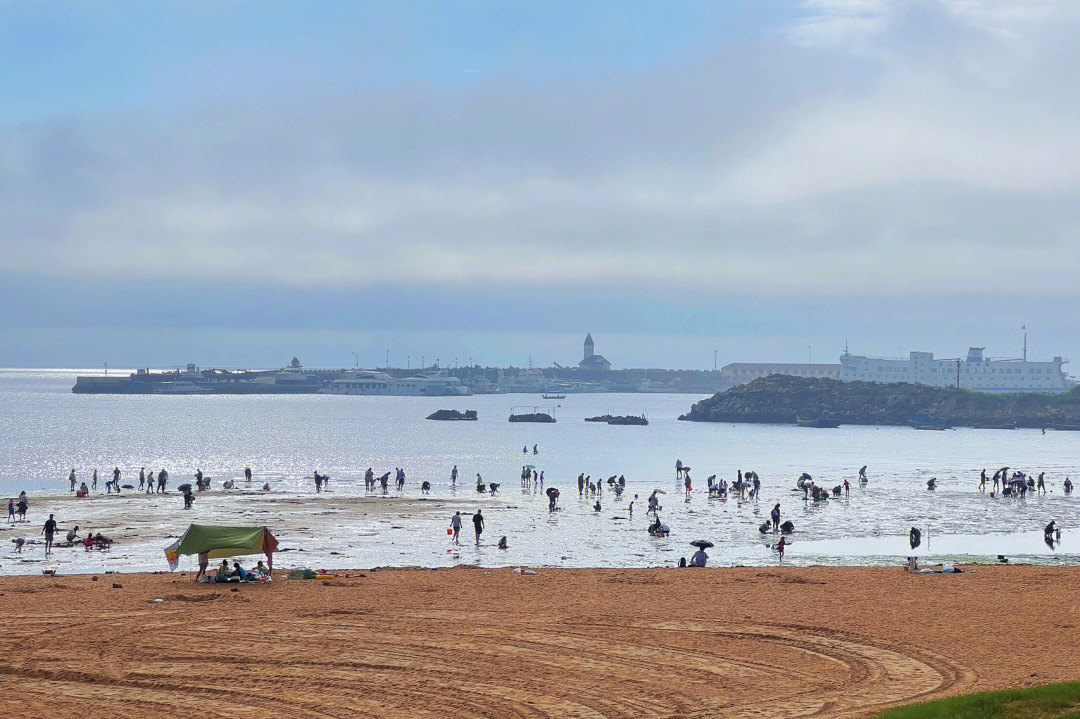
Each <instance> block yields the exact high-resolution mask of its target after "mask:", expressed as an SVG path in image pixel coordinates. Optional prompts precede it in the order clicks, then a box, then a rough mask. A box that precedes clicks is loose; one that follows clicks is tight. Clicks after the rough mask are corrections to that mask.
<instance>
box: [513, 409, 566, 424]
mask: <svg viewBox="0 0 1080 719" xmlns="http://www.w3.org/2000/svg"><path fill="white" fill-rule="evenodd" d="M520 409H521V408H518V407H511V408H510V419H509V421H510V422H544V423H552V422H554V421H555V417H554V414H555V411H554V410H553V409H551V408H546V409H548V410H549V411H547V412H542V411H541V408H540V407H533V408H532V410H533V411H532V412H525V411H519V410H520ZM525 409H527V408H525Z"/></svg>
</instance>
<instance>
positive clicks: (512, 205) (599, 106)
mask: <svg viewBox="0 0 1080 719" xmlns="http://www.w3.org/2000/svg"><path fill="white" fill-rule="evenodd" d="M1078 37H1080V3H1076V2H1062V3H1055V2H1038V1H1037V0H1028V1H1027V2H980V1H979V0H947V1H944V2H941V3H933V2H928V1H922V2H914V3H906V2H897V3H888V2H877V1H875V0H816V1H812V2H796V3H790V4H781V3H762V2H746V3H738V2H723V3H720V2H706V3H700V4H699V3H666V2H665V3H659V2H658V3H652V4H636V3H630V2H626V1H625V0H622V1H620V2H612V3H600V2H587V3H582V2H566V3H555V2H533V3H523V2H492V3H475V2H437V3H430V4H427V3H407V2H386V3H355V2H344V3H332V2H320V3H301V2H296V3H289V4H282V3H265V2H260V3H241V2H222V1H220V0H219V1H218V2H212V3H197V2H175V3H167V4H158V3H147V2H131V3H123V2H107V3H84V2H78V3H71V4H56V3H39V2H34V3H28V2H26V3H24V2H7V1H5V0H0V283H2V284H0V302H2V303H3V305H2V306H3V307H4V309H5V311H4V312H3V313H2V315H0V336H2V340H0V365H19V366H24V365H29V366H96V365H100V364H101V363H102V362H105V361H108V362H109V363H110V364H112V365H113V366H135V365H153V366H168V365H176V364H179V363H183V362H187V361H194V362H197V363H199V364H201V365H228V366H234V365H257V366H272V365H279V364H284V363H285V362H286V361H287V360H288V359H289V358H290V357H292V355H293V354H297V355H299V356H300V358H301V360H303V361H304V363H305V364H307V365H319V366H342V365H351V364H353V362H354V361H355V360H354V356H353V353H354V352H356V353H358V354H359V361H360V364H361V365H365V364H366V365H369V366H373V365H381V364H383V362H384V361H385V356H386V351H387V349H389V350H390V353H391V362H392V363H394V364H405V362H406V357H409V358H410V359H409V361H410V362H411V363H412V364H413V366H416V364H417V363H418V360H419V357H420V356H421V355H423V356H424V357H425V359H426V360H429V361H430V360H431V359H433V358H435V357H439V358H440V359H441V360H442V362H443V364H447V363H453V361H454V359H455V358H457V360H458V361H459V362H461V363H462V364H464V363H465V362H466V361H467V360H468V358H469V357H472V358H473V359H474V360H475V361H479V362H482V363H485V364H506V363H513V364H516V365H519V366H520V365H522V364H525V363H526V362H527V361H528V359H529V357H530V356H531V357H532V359H533V361H534V362H536V363H538V364H541V365H547V364H550V363H551V362H552V361H555V362H560V363H563V364H568V363H572V362H576V361H577V360H578V359H580V354H581V341H582V339H583V338H584V335H585V333H586V331H591V332H592V333H593V336H594V338H595V339H596V342H597V352H600V353H602V354H604V355H605V356H606V357H607V358H608V359H609V360H610V361H611V362H612V363H613V365H614V366H615V367H641V366H670V367H697V368H711V367H712V364H713V352H714V350H715V351H717V353H718V355H717V356H718V361H719V363H720V364H724V363H725V362H729V361H752V360H775V361H800V360H806V359H809V357H810V355H811V353H812V355H813V359H814V360H815V361H835V360H836V357H837V356H838V355H839V353H840V352H841V350H842V349H843V346H844V342H845V341H848V342H849V343H850V346H851V350H852V351H853V352H857V353H860V354H885V355H896V354H898V353H899V352H901V351H903V352H904V353H906V352H908V351H910V350H912V349H921V350H927V351H932V352H935V353H936V354H937V355H938V356H942V357H947V356H956V355H959V354H963V353H964V352H965V351H966V349H967V347H968V346H969V345H979V346H986V347H987V351H988V353H989V354H991V355H994V356H1017V355H1019V352H1020V346H1021V342H1022V333H1021V330H1020V326H1021V325H1022V324H1024V323H1026V324H1027V327H1028V330H1029V333H1030V340H1029V345H1030V347H1031V355H1032V356H1033V357H1039V358H1042V357H1047V358H1048V357H1050V356H1052V355H1055V354H1064V355H1066V356H1070V355H1071V356H1072V357H1074V358H1076V361H1077V362H1080V312H1078V309H1080V251H1078V250H1080V242H1078V236H1080V81H1078V79H1077V68H1078V67H1080V41H1078V40H1077V38H1078ZM1066 369H1067V370H1069V371H1071V372H1073V373H1076V374H1080V369H1077V368H1076V367H1071V366H1067V368H1066Z"/></svg>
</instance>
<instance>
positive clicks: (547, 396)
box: [542, 392, 566, 399]
mask: <svg viewBox="0 0 1080 719" xmlns="http://www.w3.org/2000/svg"><path fill="white" fill-rule="evenodd" d="M542 396H543V398H544V399H566V395H565V394H548V393H546V392H545V393H544V394H543V395H542Z"/></svg>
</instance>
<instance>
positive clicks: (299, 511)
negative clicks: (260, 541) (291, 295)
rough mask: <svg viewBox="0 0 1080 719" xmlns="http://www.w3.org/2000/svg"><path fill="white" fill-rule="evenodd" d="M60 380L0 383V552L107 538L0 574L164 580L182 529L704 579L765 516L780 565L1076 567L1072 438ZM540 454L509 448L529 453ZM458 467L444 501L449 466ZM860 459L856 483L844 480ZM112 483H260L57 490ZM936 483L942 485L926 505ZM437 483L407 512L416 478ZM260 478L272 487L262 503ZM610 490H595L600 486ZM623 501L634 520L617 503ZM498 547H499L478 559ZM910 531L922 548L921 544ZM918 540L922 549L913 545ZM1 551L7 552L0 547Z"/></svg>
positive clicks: (660, 401) (364, 556) (15, 377)
mask: <svg viewBox="0 0 1080 719" xmlns="http://www.w3.org/2000/svg"><path fill="white" fill-rule="evenodd" d="M75 374H76V371H74V370H55V371H52V370H0V490H2V491H3V492H4V496H13V495H14V494H17V492H18V491H19V490H20V489H25V490H26V491H27V492H28V494H30V496H31V508H30V514H29V519H30V520H31V521H30V522H28V523H27V524H26V525H25V526H17V527H15V528H10V527H9V525H6V524H5V525H3V526H4V528H3V529H0V541H2V540H3V539H6V538H11V537H16V536H20V537H25V538H27V539H33V538H34V537H36V536H37V535H39V533H40V531H41V523H42V522H43V521H44V519H45V518H46V516H47V514H48V513H49V512H55V513H56V514H57V519H58V521H59V523H60V525H61V527H64V528H66V527H68V526H71V525H73V524H78V525H79V526H80V527H81V528H82V529H83V531H85V530H86V529H87V528H92V529H93V530H94V531H99V530H104V531H105V532H106V533H107V534H109V535H110V536H112V537H113V538H115V539H117V540H118V542H117V545H116V547H115V548H114V549H113V550H112V551H111V552H109V553H107V554H102V553H97V552H93V553H90V554H86V553H85V552H83V551H82V550H81V549H78V550H75V549H58V550H57V552H56V553H55V554H54V555H53V557H52V558H51V559H50V560H48V561H47V562H45V561H44V560H43V559H42V557H41V554H42V548H41V547H40V546H39V545H33V544H29V545H27V546H26V548H25V549H24V551H23V553H22V554H21V555H17V554H14V553H13V552H12V551H11V550H10V549H0V572H3V573H18V572H37V571H39V570H40V569H42V568H44V567H54V568H56V569H58V570H59V571H69V572H70V571H102V570H105V569H117V570H134V569H142V570H153V569H162V568H165V563H164V559H163V555H162V549H163V548H164V546H166V545H167V544H168V543H169V541H171V540H170V539H169V538H170V537H175V536H177V535H178V534H179V533H180V532H182V530H183V528H184V527H186V526H187V523H188V522H192V521H195V522H221V523H234V524H243V523H265V524H267V525H269V526H271V528H272V529H273V530H274V531H275V533H276V534H277V535H278V537H279V539H280V540H281V542H282V546H283V547H285V548H288V549H290V550H293V551H290V552H285V553H283V554H281V555H279V557H278V564H280V565H281V566H295V565H301V564H303V565H308V566H325V567H357V566H360V567H368V566H378V565H420V566H447V565H452V564H459V563H480V564H484V565H506V564H527V565H534V566H654V565H659V564H672V563H674V562H676V561H678V558H679V557H680V556H689V554H690V553H691V552H692V551H693V549H692V548H691V547H689V546H688V544H687V543H688V542H689V541H690V540H691V539H696V538H699V537H700V538H704V539H708V540H710V541H712V542H714V543H715V544H716V545H717V546H716V547H715V548H713V549H711V550H709V554H710V561H711V562H712V563H719V564H769V563H775V562H776V555H775V552H773V551H772V549H771V546H770V545H771V543H772V541H773V537H771V536H769V537H767V538H764V539H763V538H762V537H761V536H760V535H759V533H758V531H757V527H758V525H759V524H760V523H761V522H762V521H764V520H765V519H766V518H767V517H768V514H769V510H770V509H771V508H772V506H773V504H774V503H775V502H780V503H781V508H782V511H783V516H784V519H791V520H792V521H793V522H794V523H795V525H796V533H795V535H794V536H793V537H792V538H791V540H792V543H791V546H790V547H789V548H788V552H787V554H786V556H785V563H792V564H810V563H827V564H879V563H892V564H895V563H897V562H899V561H901V560H902V558H903V557H904V556H905V555H907V554H919V555H921V556H922V557H924V561H926V560H928V559H931V558H934V559H940V558H964V559H969V560H970V559H974V560H980V561H982V560H987V561H989V560H992V559H993V558H994V557H995V556H996V555H997V554H1005V555H1008V556H1009V557H1010V558H1011V559H1012V561H1046V562H1070V563H1072V562H1075V561H1076V560H1077V558H1078V554H1080V534H1078V533H1077V531H1076V528H1077V527H1078V526H1080V499H1077V498H1076V496H1075V495H1074V496H1065V495H1063V494H1062V493H1061V482H1062V480H1063V479H1064V477H1065V476H1067V475H1071V476H1072V477H1073V479H1074V480H1076V479H1078V478H1080V471H1078V469H1077V466H1078V465H1077V464H1076V460H1075V457H1076V449H1077V443H1078V441H1080V434H1077V433H1069V432H1048V433H1046V434H1045V435H1043V434H1041V433H1040V432H1039V431H1038V430H973V429H960V430H956V431H954V432H918V431H914V430H911V429H907V428H898V427H855V426H845V427H841V428H840V429H834V430H825V429H806V428H799V427H793V426H787V425H731V424H695V423H687V422H678V421H677V420H676V418H677V416H678V415H679V414H681V413H683V412H685V411H687V409H688V408H689V406H690V404H691V403H693V402H694V401H696V400H697V399H700V397H697V396H693V395H642V394H630V395H620V394H588V395H570V396H568V397H567V399H565V400H559V401H557V402H551V401H545V400H542V399H541V398H539V397H538V396H535V395H499V396H477V397H461V398H420V397H335V396H285V395H276V396H275V395H270V396H212V397H184V396H176V397H170V396H120V395H113V396H107V395H74V394H71V392H70V388H71V385H72V384H73V383H74V376H75ZM552 404H558V405H559V406H558V407H557V408H556V410H555V413H556V416H557V418H558V422H557V423H555V424H549V425H535V424H511V423H509V422H507V421H506V418H507V416H508V414H509V412H510V409H511V407H512V406H515V405H516V406H528V407H530V408H531V407H532V406H535V405H540V406H549V405H552ZM444 407H445V408H457V409H476V410H478V412H479V415H480V419H479V421H476V422H433V421H427V420H425V419H424V417H425V416H427V414H429V413H430V412H432V411H434V410H436V409H439V408H444ZM643 410H644V411H646V412H647V414H648V416H649V420H650V425H649V426H648V427H611V426H608V425H603V424H596V423H586V422H584V421H583V419H584V417H586V416H591V415H594V414H603V413H606V412H611V413H615V414H627V413H633V414H637V413H640V412H641V411H643ZM534 443H535V444H537V445H538V447H539V454H537V455H535V456H534V455H533V454H532V453H531V451H530V453H529V454H527V455H523V454H522V451H521V450H522V446H523V445H528V446H529V447H530V450H531V447H532V445H533V444H534ZM676 458H681V459H682V460H683V462H684V463H685V464H688V465H690V466H692V467H693V468H694V469H693V472H692V474H693V476H694V484H695V487H696V488H702V489H703V488H704V486H705V478H706V476H708V475H709V474H714V473H715V474H717V475H718V476H721V477H724V478H726V479H728V480H729V481H730V480H732V479H733V478H734V476H735V473H736V470H737V469H740V468H741V469H743V470H749V469H754V470H756V471H757V472H758V474H759V475H760V476H761V479H762V497H761V499H760V501H756V502H755V501H743V502H740V501H738V500H736V499H734V498H732V499H728V500H726V501H724V500H717V499H710V498H708V497H707V496H705V493H704V492H694V493H693V494H692V495H691V499H690V501H689V502H687V501H685V499H684V496H683V493H682V491H681V487H679V486H678V485H677V484H676V482H675V480H674V469H673V468H674V463H675V460H676ZM455 463H456V464H457V465H458V468H459V472H460V477H459V481H458V486H457V488H456V489H452V488H451V487H450V486H449V473H450V467H451V466H452V465H454V464H455ZM524 463H529V464H535V465H536V467H537V469H538V470H543V471H544V473H545V479H546V484H545V488H546V487H550V486H556V487H558V488H559V489H560V490H561V492H562V497H561V501H560V505H561V510H560V511H559V512H556V513H555V514H549V513H548V511H547V498H546V497H545V496H543V494H542V492H540V491H538V490H537V489H535V488H532V489H529V490H527V491H526V490H523V489H522V488H521V487H520V481H519V479H518V477H519V474H520V469H521V465H522V464H524ZM863 464H866V465H868V467H869V469H868V474H869V478H870V480H869V482H868V484H867V485H866V486H865V487H860V486H859V485H858V483H857V482H856V481H855V477H856V473H857V470H858V467H860V466H861V465H863ZM114 465H119V466H120V468H121V470H122V471H123V473H124V476H123V480H122V481H123V482H125V483H127V482H131V480H132V479H133V478H134V479H135V483H137V476H138V469H139V466H140V465H143V466H146V467H148V468H149V467H152V468H154V469H155V470H156V469H160V468H161V467H165V468H167V469H168V470H169V474H170V487H175V486H177V485H178V484H181V483H183V482H185V481H191V475H192V473H193V472H194V471H195V469H196V468H201V469H202V470H203V472H204V473H205V474H207V475H209V476H211V477H213V479H214V484H213V486H214V488H215V490H218V489H220V487H221V482H222V481H223V480H225V479H229V478H233V479H237V480H239V485H240V486H241V489H245V488H244V486H243V480H242V471H243V468H244V466H245V465H250V466H251V467H252V469H253V471H254V473H255V481H254V482H253V483H252V486H250V487H247V488H246V490H247V491H243V492H236V493H231V494H230V493H222V492H219V491H213V492H211V493H209V494H207V495H204V496H200V497H199V499H198V500H197V501H196V504H195V507H194V509H192V510H191V511H189V512H185V511H183V510H182V501H181V499H180V497H179V496H178V495H177V494H176V493H175V492H173V493H170V494H169V495H165V496H160V495H159V496H151V497H146V496H143V495H140V496H138V497H133V496H128V494H127V493H125V496H124V497H121V498H117V497H115V496H113V497H109V496H105V495H101V496H97V495H95V496H94V497H92V498H90V499H88V500H75V499H73V498H71V497H69V496H66V495H65V491H66V489H67V482H66V478H67V473H68V471H69V470H70V469H71V468H72V467H74V468H75V470H76V473H77V475H78V478H79V480H80V481H81V480H83V479H85V480H87V481H88V482H89V479H90V472H91V471H92V469H93V468H94V467H97V468H98V473H99V492H103V491H104V483H105V480H106V478H107V477H111V471H112V467H113V466H114ZM1001 465H1009V466H1012V467H1016V468H1022V469H1025V470H1029V471H1034V472H1038V471H1045V472H1046V473H1047V479H1048V483H1049V486H1050V493H1049V494H1048V495H1046V496H1044V497H1035V496H1030V495H1029V496H1028V498H1027V499H1025V500H1010V499H1001V498H996V499H992V498H990V497H989V496H988V495H985V494H981V493H979V492H978V491H977V487H976V485H977V480H978V473H979V470H980V469H981V468H983V467H986V468H987V469H988V470H990V469H991V468H992V467H999V466H1001ZM368 466H371V467H373V468H374V470H375V473H376V475H379V474H382V473H383V472H385V471H388V470H393V469H394V467H398V466H400V467H403V468H404V469H405V471H406V473H407V476H408V482H407V484H406V487H405V490H404V492H403V493H402V494H401V495H400V496H399V495H398V493H397V492H396V491H394V490H393V489H391V491H390V492H389V494H388V495H387V496H385V497H383V496H382V495H381V492H376V493H374V494H373V495H372V496H371V497H370V498H364V497H365V496H366V494H365V492H364V489H363V482H362V476H363V472H364V470H365V469H366V468H367V467H368ZM315 469H318V470H319V471H320V472H321V473H324V474H329V475H330V476H331V477H332V480H331V485H330V491H329V492H328V493H324V494H322V495H318V496H315V494H314V488H313V486H312V482H311V480H310V479H305V477H310V475H311V472H312V471H313V470H315ZM803 471H807V472H810V473H811V474H812V475H813V476H814V477H815V479H816V480H817V481H818V482H819V484H822V485H823V486H829V487H831V486H833V485H836V484H839V483H841V482H842V481H843V479H844V478H845V477H846V478H848V479H849V480H850V481H851V482H852V487H851V491H850V493H849V494H847V495H846V496H841V497H840V498H837V499H834V500H830V501H828V502H823V503H819V504H813V503H806V502H804V501H803V500H802V495H801V493H799V492H796V491H795V490H794V479H795V477H797V476H798V474H799V473H800V472H803ZM477 472H480V473H481V474H482V475H483V477H484V479H485V481H488V482H500V483H501V485H502V486H501V490H500V492H499V494H498V495H497V496H495V497H491V496H488V495H477V494H476V492H475V491H474V490H473V486H474V484H475V475H476V473H477ZM578 472H585V473H587V474H590V475H591V476H592V477H593V479H594V480H595V479H597V478H605V479H606V478H607V477H608V476H610V475H613V474H624V475H625V476H626V478H627V482H628V486H627V491H626V493H625V494H624V495H623V497H622V498H621V499H620V498H616V497H615V496H614V495H613V494H612V493H611V492H610V491H605V492H604V493H603V495H602V496H601V497H600V501H601V507H602V509H601V511H600V512H598V513H597V512H594V511H593V510H592V503H593V502H594V501H595V499H579V498H578V494H577V484H576V477H577V474H578ZM931 476H936V477H937V479H938V483H937V484H938V489H937V491H935V492H928V491H927V490H926V479H928V478H929V477H931ZM423 480H428V481H430V482H431V483H432V485H433V488H432V491H431V494H430V496H428V497H423V498H422V497H421V496H420V491H419V484H420V482H421V481H423ZM263 482H269V483H270V484H271V486H272V492H271V493H269V494H264V493H262V492H260V491H257V489H258V487H261V486H262V483H263ZM654 487H659V488H662V489H664V490H665V491H666V492H668V494H667V495H665V496H664V498H663V511H662V517H663V519H664V521H665V523H667V524H668V525H669V526H670V527H671V528H672V534H671V536H670V537H669V538H667V539H655V538H652V537H649V536H648V535H647V533H646V531H645V527H646V525H647V520H646V518H645V516H644V509H645V507H644V506H643V505H644V500H645V497H646V496H647V495H648V493H649V492H650V491H651V490H652V489H653V488H654ZM605 490H606V487H605ZM635 494H638V495H639V497H640V498H639V499H638V501H637V503H636V504H635V511H634V514H633V518H632V519H630V518H629V516H628V504H629V501H630V500H632V499H633V498H634V495H635ZM478 507H481V508H483V513H484V515H485V516H486V517H487V518H488V519H487V522H488V525H487V531H486V532H485V534H484V537H483V539H484V542H483V543H482V545H481V546H480V547H479V548H477V547H475V546H473V545H472V526H471V522H470V521H469V520H468V518H466V521H465V531H464V533H463V543H462V545H461V546H460V547H453V546H452V545H450V544H449V542H448V538H447V536H446V526H447V525H448V522H449V517H450V515H452V514H453V512H454V511H455V510H460V511H462V512H463V513H466V512H468V513H469V514H471V513H472V512H473V511H475V510H476V508H478ZM1050 519H1056V520H1057V521H1058V523H1059V524H1060V525H1061V526H1062V527H1063V529H1064V533H1063V535H1062V542H1061V544H1060V545H1058V546H1056V547H1055V548H1050V547H1048V546H1047V545H1046V544H1045V543H1043V540H1042V533H1041V528H1042V526H1043V525H1044V524H1045V523H1046V522H1048V521H1049V520H1050ZM912 525H917V526H919V527H920V528H921V529H922V530H923V532H924V542H923V546H922V547H920V548H919V550H918V551H916V552H912V551H911V550H910V549H908V547H907V543H906V540H907V530H908V528H909V527H910V526H912ZM503 535H505V536H506V537H507V539H508V542H509V546H510V548H509V550H506V551H501V550H498V549H497V548H495V546H494V544H495V542H497V541H498V538H499V537H500V536H503ZM927 535H929V536H928V537H927ZM927 539H929V541H927ZM5 544H6V542H5Z"/></svg>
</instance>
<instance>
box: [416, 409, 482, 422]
mask: <svg viewBox="0 0 1080 719" xmlns="http://www.w3.org/2000/svg"><path fill="white" fill-rule="evenodd" d="M427 418H428V419H439V420H443V421H461V420H475V419H476V410H475V409H467V410H465V411H464V412H460V411H458V410H456V409H439V410H436V411H434V412H432V413H431V414H429V415H428V416H427Z"/></svg>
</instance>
